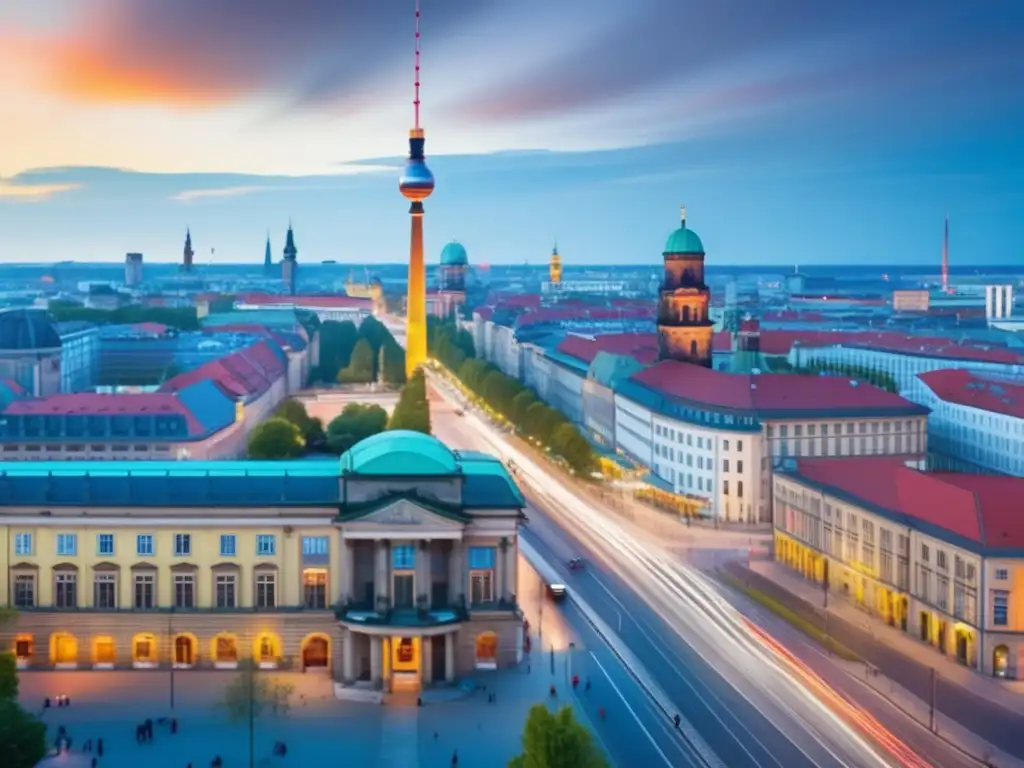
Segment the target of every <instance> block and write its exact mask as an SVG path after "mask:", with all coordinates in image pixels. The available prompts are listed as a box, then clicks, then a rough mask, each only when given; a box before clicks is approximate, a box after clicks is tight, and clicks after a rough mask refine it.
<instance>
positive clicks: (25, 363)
mask: <svg viewBox="0 0 1024 768" xmlns="http://www.w3.org/2000/svg"><path fill="white" fill-rule="evenodd" d="M0 379H6V380H8V381H12V382H14V383H15V384H16V385H17V386H18V387H19V388H21V389H23V390H24V391H25V392H27V393H28V394H30V395H35V396H37V397H45V396H47V395H54V394H56V393H58V392H60V386H61V339H60V335H59V334H58V333H57V330H56V328H55V327H54V325H53V323H52V322H51V320H50V316H49V315H48V314H47V313H46V312H44V311H43V310H40V309H5V310H0Z"/></svg>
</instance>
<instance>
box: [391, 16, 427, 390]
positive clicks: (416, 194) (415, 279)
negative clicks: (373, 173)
mask: <svg viewBox="0 0 1024 768" xmlns="http://www.w3.org/2000/svg"><path fill="white" fill-rule="evenodd" d="M415 62H416V64H415V70H414V74H415V78H414V81H413V89H414V91H413V93H414V94H415V95H414V97H413V102H412V105H413V128H412V130H411V131H409V159H408V160H406V161H405V168H403V169H402V173H401V175H400V176H399V177H398V189H399V191H401V193H402V196H403V197H405V199H406V200H409V201H410V202H411V205H410V206H409V218H410V220H411V221H410V223H411V231H410V238H409V287H408V296H407V299H406V321H405V334H406V342H405V373H406V376H407V377H409V376H412V374H413V371H415V370H416V369H417V368H418V367H419V366H421V365H422V364H423V363H424V362H425V361H426V359H427V271H426V266H425V265H424V263H423V201H424V200H426V199H427V198H428V197H430V193H431V192H433V191H434V174H432V173H431V172H430V169H429V168H427V163H426V159H425V158H424V156H423V145H424V144H425V143H426V139H425V138H424V136H423V129H422V128H420V2H419V0H416V58H415Z"/></svg>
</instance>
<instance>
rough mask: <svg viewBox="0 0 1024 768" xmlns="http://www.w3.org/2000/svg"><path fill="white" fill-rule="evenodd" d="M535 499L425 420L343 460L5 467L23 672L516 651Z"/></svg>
mask: <svg viewBox="0 0 1024 768" xmlns="http://www.w3.org/2000/svg"><path fill="white" fill-rule="evenodd" d="M523 505H524V501H523V497H522V495H521V494H520V492H519V490H518V488H517V487H516V485H515V483H514V482H513V481H512V479H511V478H510V477H509V475H508V473H507V472H506V470H505V468H504V467H503V465H502V464H501V463H500V461H498V460H497V459H495V458H493V457H491V456H487V455H485V454H478V453H470V452H458V451H452V450H449V449H448V448H447V447H445V446H444V445H443V444H442V443H440V442H439V441H438V440H436V439H434V438H432V437H429V436H427V435H422V434H418V433H411V432H401V431H398V432H387V433H383V434H380V435H377V436H375V437H373V438H370V439H367V440H364V441H363V442H361V443H359V444H358V445H357V446H355V447H354V448H353V449H352V450H350V451H349V452H348V453H346V454H344V455H343V456H342V457H341V459H340V462H339V461H337V460H326V461H291V462H259V461H216V462H200V461H193V462H155V461H147V462H103V463H97V462H7V463H0V547H2V550H0V551H2V552H3V558H4V567H3V568H0V585H2V589H3V593H4V594H5V595H6V596H7V602H8V604H9V605H12V606H14V607H15V608H17V610H18V616H17V620H16V621H15V622H14V623H13V625H12V626H9V627H7V628H6V629H5V630H4V631H5V632H6V636H5V637H3V638H2V639H3V645H4V646H6V647H9V648H10V649H11V650H13V651H14V653H15V655H16V657H17V660H18V664H19V666H21V667H22V668H34V669H52V668H62V669H66V668H95V669H112V668H131V667H135V668H154V667H167V666H169V665H172V664H173V665H174V667H175V668H179V669H202V668H233V667H235V666H237V664H238V662H239V660H240V659H244V658H250V657H251V658H254V659H255V660H256V661H257V662H258V663H259V665H260V666H261V667H263V668H294V669H300V668H301V669H305V668H311V667H321V668H329V669H330V670H331V671H332V673H333V676H334V678H335V679H336V680H337V681H339V682H342V683H347V684H356V683H359V682H360V681H361V682H363V683H364V684H366V685H370V686H372V687H377V688H385V689H390V690H398V689H402V690H410V689H419V688H420V687H421V686H422V685H425V684H430V683H432V682H441V681H453V680H455V679H456V677H458V676H459V675H462V674H465V673H467V672H469V671H471V670H473V669H493V668H496V667H500V666H503V665H506V664H509V663H513V662H514V661H516V660H517V658H518V656H519V654H520V653H521V648H522V616H521V614H520V612H519V611H518V608H517V603H516V576H517V568H516V559H517V551H518V547H517V530H518V525H519V521H520V519H521V518H522V508H523Z"/></svg>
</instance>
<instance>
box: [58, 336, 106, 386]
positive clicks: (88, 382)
mask: <svg viewBox="0 0 1024 768" xmlns="http://www.w3.org/2000/svg"><path fill="white" fill-rule="evenodd" d="M55 327H56V329H57V333H58V335H59V336H60V344H61V354H60V391H61V392H64V393H69V392H88V391H90V390H91V389H92V388H93V387H95V386H97V385H98V384H99V375H100V329H99V327H98V326H95V325H93V324H92V323H86V322H83V321H73V322H69V323H58V324H57V325H56V326H55Z"/></svg>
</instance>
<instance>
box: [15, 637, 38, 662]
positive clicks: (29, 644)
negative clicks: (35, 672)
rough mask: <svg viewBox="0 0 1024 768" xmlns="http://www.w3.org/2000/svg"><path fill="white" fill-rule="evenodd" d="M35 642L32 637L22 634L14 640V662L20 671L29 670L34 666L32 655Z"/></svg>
mask: <svg viewBox="0 0 1024 768" xmlns="http://www.w3.org/2000/svg"><path fill="white" fill-rule="evenodd" d="M34 651H35V641H34V639H33V637H32V635H27V634H21V635H18V636H17V637H15V638H14V660H15V662H16V663H17V666H18V669H27V668H28V667H29V666H31V665H32V654H33V652H34Z"/></svg>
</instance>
